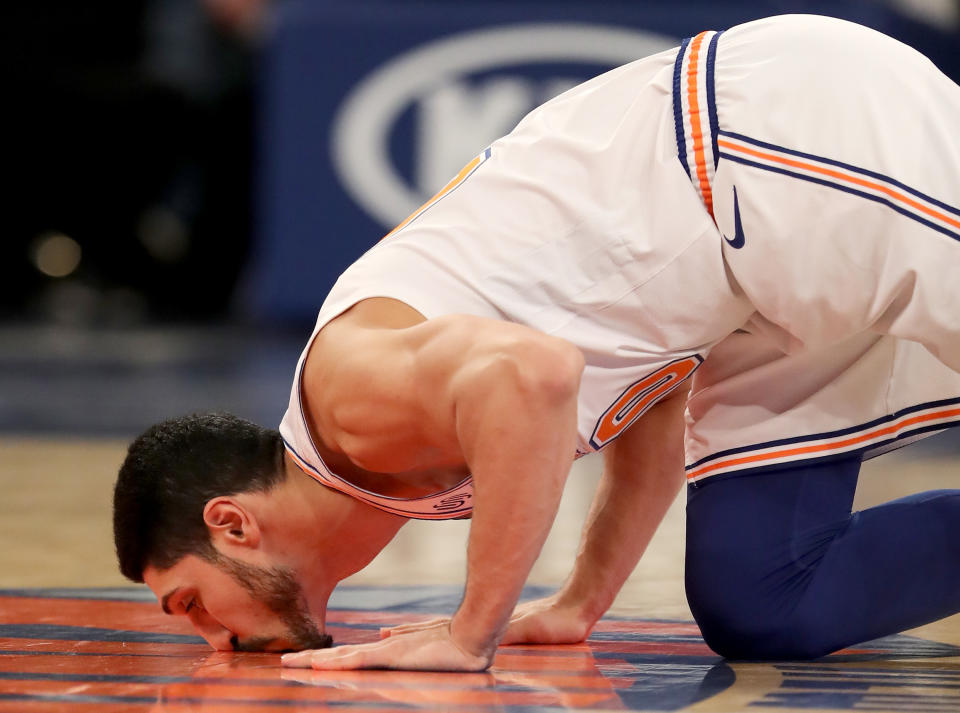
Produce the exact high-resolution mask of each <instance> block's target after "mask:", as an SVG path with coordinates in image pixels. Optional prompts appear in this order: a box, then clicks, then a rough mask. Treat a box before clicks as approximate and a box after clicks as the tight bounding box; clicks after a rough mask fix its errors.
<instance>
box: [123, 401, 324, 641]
mask: <svg viewBox="0 0 960 713" xmlns="http://www.w3.org/2000/svg"><path fill="white" fill-rule="evenodd" d="M283 454H284V449H283V443H282V441H281V439H280V434H279V433H278V432H277V431H275V430H269V429H265V428H261V427H259V426H257V425H255V424H253V423H250V422H248V421H244V420H242V419H239V418H236V417H234V416H230V415H229V414H207V415H194V416H186V417H183V418H178V419H173V420H169V421H164V422H162V423H159V424H157V425H155V426H152V427H151V428H149V429H148V430H147V431H146V432H144V433H143V434H142V435H141V436H140V437H139V438H137V439H136V440H135V441H134V442H133V443H132V444H131V446H130V449H129V451H128V453H127V457H126V459H125V461H124V463H123V465H122V467H121V468H120V474H119V477H118V478H117V484H116V487H115V489H114V517H113V524H114V539H115V543H116V548H117V556H118V558H119V562H120V570H121V572H123V574H124V575H125V576H126V577H128V578H129V579H132V580H133V581H135V582H144V581H146V583H147V584H148V585H149V586H150V587H151V589H153V591H154V593H155V594H157V596H158V597H159V598H160V599H161V603H162V605H163V608H164V610H165V611H167V612H168V613H171V614H183V615H186V616H188V617H189V618H190V620H191V622H192V623H193V624H194V626H195V627H196V628H197V629H198V630H199V631H200V632H201V634H203V636H204V637H205V638H206V639H207V641H209V642H210V643H211V644H212V645H213V646H215V647H216V648H219V649H230V648H233V649H262V648H275V649H280V648H291V649H292V648H319V647H321V646H329V645H330V637H329V636H326V635H324V634H322V633H321V632H320V631H319V629H318V628H317V626H316V625H315V624H314V622H313V620H312V619H311V616H310V612H309V607H308V605H307V599H306V597H305V596H304V593H303V590H302V588H301V586H300V584H299V582H298V579H297V575H296V573H295V572H294V571H293V569H292V568H291V567H290V566H289V565H288V564H285V563H283V562H280V561H278V560H277V558H276V557H275V556H271V555H269V554H268V553H267V552H266V550H267V548H266V547H265V546H264V540H263V532H262V527H263V523H262V521H263V519H264V518H263V517H259V516H258V512H259V513H260V514H262V513H264V512H266V513H267V514H268V515H269V513H270V509H269V503H268V498H269V496H270V495H271V494H272V493H275V492H277V490H278V489H279V488H281V487H282V486H283V484H284V483H285V481H286V477H287V476H286V468H285V463H284V455H283Z"/></svg>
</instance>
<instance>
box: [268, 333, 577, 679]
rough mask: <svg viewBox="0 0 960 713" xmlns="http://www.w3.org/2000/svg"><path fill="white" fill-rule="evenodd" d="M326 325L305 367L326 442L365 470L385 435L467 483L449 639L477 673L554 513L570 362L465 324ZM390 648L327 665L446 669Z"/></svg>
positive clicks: (571, 445)
mask: <svg viewBox="0 0 960 713" xmlns="http://www.w3.org/2000/svg"><path fill="white" fill-rule="evenodd" d="M332 326H333V325H331V327H332ZM327 329H328V330H329V332H328V333H327V334H326V335H324V334H323V333H321V336H325V337H326V339H325V340H324V341H323V342H320V343H318V344H315V346H314V350H313V351H312V352H311V360H313V364H312V366H311V365H309V364H308V366H309V367H310V368H312V369H313V372H312V374H311V382H312V383H313V384H315V385H316V386H315V387H313V388H314V389H315V391H311V393H310V402H311V404H312V405H311V407H310V410H311V412H313V417H314V421H315V422H317V423H318V424H320V430H321V431H323V432H324V436H325V438H329V440H330V441H331V443H333V444H334V445H335V447H338V448H342V450H343V451H344V452H345V453H346V454H347V455H348V456H351V458H355V457H358V458H359V459H361V460H363V459H367V460H368V461H374V462H378V463H379V462H380V460H381V459H382V458H383V452H384V450H390V449H384V448H381V446H383V445H385V444H390V443H391V439H393V441H396V443H393V445H391V446H390V448H391V449H398V448H399V449H401V450H402V449H403V448H404V443H406V444H410V443H414V444H417V445H418V446H419V447H422V448H424V449H426V450H427V451H428V452H431V453H433V454H434V456H433V457H434V458H436V459H438V460H441V461H450V460H451V459H454V458H455V457H456V456H458V455H459V457H460V458H461V459H462V461H461V462H463V463H465V464H466V465H467V466H468V467H469V469H470V471H471V473H472V475H473V478H474V488H475V494H474V514H473V521H472V524H471V530H470V538H469V545H468V572H467V585H466V590H465V594H464V598H463V601H462V603H461V605H460V608H459V609H458V611H457V613H456V614H455V616H454V618H453V620H452V622H451V624H450V627H449V637H450V640H451V642H452V643H453V645H454V646H455V647H456V648H457V649H459V650H460V651H461V652H464V653H465V654H466V655H467V658H468V659H470V661H469V662H467V664H465V665H466V666H467V667H470V666H472V667H473V668H483V667H485V666H487V665H489V663H490V661H491V660H492V656H493V652H494V650H495V649H496V646H497V643H498V642H499V640H500V637H501V636H502V634H503V631H504V629H505V628H506V626H507V623H508V622H509V618H510V615H511V612H512V611H513V607H514V605H515V604H516V600H517V598H518V597H519V594H520V590H521V589H522V587H523V584H524V582H525V580H526V577H527V575H528V573H529V571H530V568H531V567H532V565H533V562H534V560H535V559H536V557H537V555H538V553H539V551H540V548H541V546H542V544H543V541H544V539H545V538H546V535H547V533H548V531H549V529H550V525H551V523H552V521H553V518H554V516H555V514H556V510H557V506H558V503H559V499H560V495H561V492H562V489H563V483H564V480H565V478H566V476H567V473H568V472H569V469H570V465H571V463H572V459H573V454H574V451H575V445H576V399H577V391H578V388H579V379H580V373H581V371H582V368H583V359H582V355H581V354H580V352H579V351H578V350H577V349H576V348H574V347H573V346H572V345H570V344H569V343H567V342H564V341H562V340H558V339H555V338H552V337H548V336H546V335H544V334H541V333H539V332H536V331H534V330H531V329H528V328H525V327H522V326H519V325H515V324H509V323H505V322H499V321H495V320H486V319H481V318H476V317H444V318H440V319H436V320H429V321H425V322H421V323H419V324H414V325H412V326H401V327H399V328H382V327H380V326H377V325H372V326H371V325H370V324H369V323H368V322H365V321H364V320H363V319H357V320H355V321H354V322H353V323H352V324H350V323H347V324H341V325H339V327H338V328H337V329H330V328H329V327H328V328H327ZM325 331H326V330H325ZM318 348H319V351H318ZM397 434H400V436H401V438H400V441H402V443H401V442H400V441H397V437H398V436H397ZM401 638H403V637H398V638H397V639H395V642H394V644H391V646H392V648H389V647H388V648H386V649H385V648H383V644H384V643H387V644H389V642H381V644H375V645H371V646H368V647H348V648H353V651H351V652H349V653H350V654H351V655H354V658H353V659H352V660H350V661H348V662H346V663H344V662H343V661H342V659H341V661H340V663H341V664H344V665H345V666H348V667H354V666H389V667H402V668H447V667H448V666H447V665H445V664H444V663H443V662H442V661H436V660H434V659H433V658H431V656H434V655H436V649H437V648H438V646H437V645H436V643H435V642H426V643H425V644H424V646H423V647H422V648H423V649H424V650H423V651H421V652H420V654H419V655H418V654H416V653H415V652H414V653H412V652H411V651H409V650H407V649H409V648H410V644H409V641H408V642H407V646H406V647H404V645H403V642H402V641H401ZM396 642H400V643H396ZM378 646H379V647H380V648H377V647H378ZM441 648H442V647H441ZM427 649H430V651H427ZM331 656H336V652H335V651H334V652H317V653H316V654H315V656H314V657H313V658H312V660H311V663H312V664H313V665H314V666H315V667H322V666H324V665H325V664H324V662H327V663H329V659H330V657H331ZM441 657H442V655H441ZM318 661H320V666H318ZM285 663H287V661H285ZM459 666H460V665H459V664H456V665H454V664H451V665H450V667H459ZM337 667H340V666H339V665H338V666H337Z"/></svg>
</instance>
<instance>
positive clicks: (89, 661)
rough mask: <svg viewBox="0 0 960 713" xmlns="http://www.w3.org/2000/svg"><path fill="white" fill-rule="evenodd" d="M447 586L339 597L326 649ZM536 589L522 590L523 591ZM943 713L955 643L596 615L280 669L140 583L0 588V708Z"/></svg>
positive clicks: (422, 604)
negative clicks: (486, 642) (571, 633)
mask: <svg viewBox="0 0 960 713" xmlns="http://www.w3.org/2000/svg"><path fill="white" fill-rule="evenodd" d="M457 594H458V592H457V590H456V589H455V588H450V587H406V588H391V589H375V588H351V589H348V590H343V591H339V592H338V593H337V595H336V599H335V600H334V601H333V602H332V605H333V609H332V611H331V615H330V631H331V633H332V634H333V635H334V637H335V638H336V640H337V641H338V642H340V643H358V642H362V641H371V640H375V639H376V638H378V629H379V627H381V626H384V625H393V624H397V623H400V622H409V621H413V620H417V619H419V618H423V617H426V616H429V615H436V614H444V613H450V612H451V611H452V610H453V609H454V608H455V606H456V602H457ZM529 594H536V592H529ZM328 707H330V708H336V709H346V710H349V711H377V713H389V712H392V711H411V710H413V711H419V710H423V711H444V712H445V711H464V712H473V711H476V712H478V713H479V712H480V711H484V712H486V711H503V712H508V713H521V712H523V713H527V712H530V711H564V710H597V709H599V710H626V711H678V710H685V711H686V710H689V711H734V710H751V711H763V710H770V711H772V710H778V711H782V710H784V709H785V708H786V709H803V710H819V711H824V710H854V709H855V710H870V711H877V712H879V711H891V712H892V711H903V710H910V711H931V712H933V711H946V710H957V709H958V708H960V647H957V646H953V645H950V644H944V643H937V642H933V641H927V640H925V639H923V638H918V637H916V636H906V635H898V636H891V637H887V638H884V639H879V640H877V641H873V642H869V643H867V644H864V645H862V646H859V647H857V648H856V649H848V650H846V651H843V652H840V653H837V654H835V655H833V656H829V657H826V658H824V659H820V660H819V661H816V662H810V663H777V664H767V663H747V662H744V663H740V662H729V661H725V660H723V659H721V658H720V657H718V656H716V655H715V654H713V653H712V652H711V651H710V650H709V649H708V648H707V647H706V646H705V645H704V643H703V641H702V639H701V638H700V635H699V631H698V629H697V627H696V626H695V625H694V624H693V623H692V622H686V621H669V620H649V619H647V620H644V619H607V620H604V621H603V622H601V624H600V625H599V626H598V628H597V630H596V631H595V632H594V634H593V635H592V636H591V637H590V639H589V641H588V642H586V643H585V644H581V645H576V646H512V647H504V648H501V650H500V652H499V653H498V655H497V658H496V661H495V663H494V666H493V668H492V669H491V671H490V672H489V673H486V674H465V675H457V674H441V673H410V672H388V671H365V672H314V671H309V670H284V669H281V668H280V667H279V657H278V656H277V655H276V654H233V653H215V652H211V651H210V649H209V648H208V647H207V646H206V644H205V643H203V641H202V640H201V639H198V638H197V637H196V636H194V635H193V634H192V632H191V631H190V628H189V624H187V622H185V621H181V620H179V619H178V618H172V617H168V616H165V615H163V614H162V613H161V612H160V611H159V608H158V606H157V604H156V602H155V601H154V600H153V598H152V596H151V595H150V593H149V592H148V591H146V590H144V589H133V588H130V589H108V590H76V589H74V590H4V591H0V711H37V712H39V711H51V712H52V711H58V712H59V711H167V710H170V711H182V710H190V711H202V712H203V713H209V712H211V711H246V710H250V711H263V712H268V711H287V712H289V711H292V710H324V709H327V708H328Z"/></svg>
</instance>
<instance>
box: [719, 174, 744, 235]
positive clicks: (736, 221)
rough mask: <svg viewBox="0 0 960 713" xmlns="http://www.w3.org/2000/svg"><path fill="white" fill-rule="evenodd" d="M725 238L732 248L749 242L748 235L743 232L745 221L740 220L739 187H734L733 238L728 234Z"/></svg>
mask: <svg viewBox="0 0 960 713" xmlns="http://www.w3.org/2000/svg"><path fill="white" fill-rule="evenodd" d="M723 239H724V240H726V241H727V244H728V245H729V246H730V247H731V248H736V249H737V250H739V249H740V248H742V247H743V245H744V243H746V242H747V236H745V235H744V234H743V223H742V222H741V221H740V201H739V199H738V198H737V187H736V186H734V187H733V240H731V239H730V238H728V237H727V236H726V235H724V236H723Z"/></svg>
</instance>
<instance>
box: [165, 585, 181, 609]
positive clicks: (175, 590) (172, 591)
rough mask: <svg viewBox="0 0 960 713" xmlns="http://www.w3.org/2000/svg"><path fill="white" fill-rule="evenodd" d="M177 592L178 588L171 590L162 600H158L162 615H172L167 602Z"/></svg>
mask: <svg viewBox="0 0 960 713" xmlns="http://www.w3.org/2000/svg"><path fill="white" fill-rule="evenodd" d="M179 591H180V587H174V588H173V589H172V590H170V591H169V592H167V593H166V594H164V595H163V599H161V600H160V608H161V609H163V613H164V614H173V612H172V611H170V605H169V604H167V602H168V601H170V597H172V596H173V595H174V594H176V593H177V592H179Z"/></svg>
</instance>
